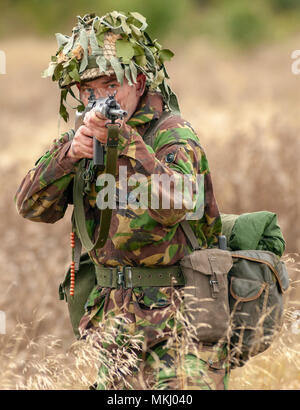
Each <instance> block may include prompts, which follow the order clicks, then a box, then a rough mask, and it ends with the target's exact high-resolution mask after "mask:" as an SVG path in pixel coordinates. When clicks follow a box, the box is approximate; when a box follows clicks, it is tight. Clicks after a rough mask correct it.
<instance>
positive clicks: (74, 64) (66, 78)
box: [42, 11, 179, 121]
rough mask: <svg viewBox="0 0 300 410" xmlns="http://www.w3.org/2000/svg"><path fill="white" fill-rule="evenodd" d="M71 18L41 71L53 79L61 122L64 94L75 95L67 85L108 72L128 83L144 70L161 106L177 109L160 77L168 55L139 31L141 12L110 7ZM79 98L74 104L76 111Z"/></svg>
mask: <svg viewBox="0 0 300 410" xmlns="http://www.w3.org/2000/svg"><path fill="white" fill-rule="evenodd" d="M77 19H78V22H77V25H76V26H75V27H74V28H73V30H72V35H71V36H65V35H63V34H60V33H57V34H56V39H57V43H58V50H57V52H56V55H55V56H52V57H51V61H50V64H49V67H48V68H47V69H46V70H45V71H44V72H43V74H42V76H43V77H48V76H50V77H52V80H53V81H58V84H59V87H60V88H61V101H60V115H61V116H62V117H63V118H64V120H65V121H67V120H68V118H69V115H68V112H67V109H66V107H65V105H64V102H66V98H67V95H68V93H70V94H71V95H72V96H73V97H74V98H75V99H76V100H77V98H76V97H75V95H74V93H73V91H72V89H71V86H72V85H74V84H75V83H78V82H82V81H86V80H93V79H96V78H98V77H100V76H102V75H112V74H115V75H116V77H117V80H118V82H119V83H120V84H123V80H124V77H125V78H126V79H127V81H128V83H129V84H130V85H132V84H133V83H136V78H137V75H138V73H144V74H145V76H146V85H147V87H148V88H149V89H150V90H158V91H160V92H161V94H162V96H163V98H164V102H165V104H166V105H167V107H168V108H169V109H171V110H175V111H179V108H178V103H177V98H176V96H175V94H174V93H173V92H172V90H171V89H170V87H169V85H168V84H167V82H166V80H167V79H168V78H169V76H168V74H167V71H166V68H165V65H164V63H165V61H169V60H170V59H171V58H172V57H173V55H174V54H173V52H172V51H171V50H168V49H163V48H162V46H161V45H160V44H159V43H158V42H157V40H154V41H152V40H151V38H150V36H149V35H148V34H147V32H146V31H145V30H146V28H147V26H148V25H147V22H146V18H145V17H144V16H142V15H141V14H139V13H137V12H129V13H121V12H117V11H113V12H110V13H107V14H106V15H104V16H103V17H98V16H96V15H95V14H94V13H92V14H87V15H85V16H84V17H80V16H78V17H77ZM78 101H79V100H78ZM79 102H80V103H81V105H80V106H78V107H77V108H78V109H80V110H82V109H83V108H84V107H83V104H82V102H81V101H79Z"/></svg>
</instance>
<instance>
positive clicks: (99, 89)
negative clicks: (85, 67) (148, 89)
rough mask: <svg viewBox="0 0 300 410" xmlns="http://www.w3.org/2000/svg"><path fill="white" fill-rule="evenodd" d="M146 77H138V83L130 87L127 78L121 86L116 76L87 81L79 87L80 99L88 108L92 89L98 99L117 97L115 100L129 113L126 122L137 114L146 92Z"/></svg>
mask: <svg viewBox="0 0 300 410" xmlns="http://www.w3.org/2000/svg"><path fill="white" fill-rule="evenodd" d="M145 85H146V77H145V76H144V75H143V74H139V75H138V76H137V83H136V84H133V85H129V83H128V81H127V79H126V78H124V81H123V84H122V85H121V84H120V83H119V82H118V81H117V78H116V76H114V75H112V76H103V77H100V78H97V79H96V80H93V81H86V82H84V83H83V84H80V85H78V89H79V93H80V99H81V101H82V102H83V104H84V105H85V106H86V105H87V104H88V98H89V96H90V89H93V91H94V95H95V97H96V98H101V97H107V96H109V95H113V94H116V95H115V99H116V100H117V102H118V103H119V104H120V106H121V108H122V109H123V110H125V111H127V112H128V115H127V117H126V120H127V119H129V118H130V117H131V116H132V114H133V113H134V112H135V110H136V107H137V105H138V103H139V100H140V97H141V96H142V95H143V93H144V91H145Z"/></svg>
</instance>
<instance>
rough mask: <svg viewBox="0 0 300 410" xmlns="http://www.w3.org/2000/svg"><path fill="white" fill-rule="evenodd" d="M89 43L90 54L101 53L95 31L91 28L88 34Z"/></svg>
mask: <svg viewBox="0 0 300 410" xmlns="http://www.w3.org/2000/svg"><path fill="white" fill-rule="evenodd" d="M89 43H90V45H91V51H92V55H94V56H96V55H103V51H102V49H101V48H100V47H99V45H98V40H97V37H96V34H95V31H94V30H93V29H92V30H91V32H90V34H89Z"/></svg>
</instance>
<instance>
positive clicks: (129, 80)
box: [125, 64, 133, 86]
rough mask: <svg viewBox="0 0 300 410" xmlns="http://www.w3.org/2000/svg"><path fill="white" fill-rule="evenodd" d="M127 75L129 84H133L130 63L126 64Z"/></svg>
mask: <svg viewBox="0 0 300 410" xmlns="http://www.w3.org/2000/svg"><path fill="white" fill-rule="evenodd" d="M125 77H126V78H127V81H128V84H129V85H130V86H131V85H133V83H132V81H131V70H130V68H129V65H127V64H126V65H125Z"/></svg>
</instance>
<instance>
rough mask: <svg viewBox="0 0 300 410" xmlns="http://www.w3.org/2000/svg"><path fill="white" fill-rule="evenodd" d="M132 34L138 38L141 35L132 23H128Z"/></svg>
mask: <svg viewBox="0 0 300 410" xmlns="http://www.w3.org/2000/svg"><path fill="white" fill-rule="evenodd" d="M130 27H131V31H132V34H133V35H134V36H135V37H136V38H137V39H138V38H141V37H142V32H141V31H140V29H138V28H137V27H136V26H135V25H134V24H130Z"/></svg>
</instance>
